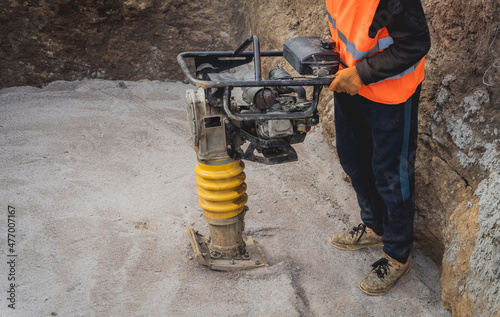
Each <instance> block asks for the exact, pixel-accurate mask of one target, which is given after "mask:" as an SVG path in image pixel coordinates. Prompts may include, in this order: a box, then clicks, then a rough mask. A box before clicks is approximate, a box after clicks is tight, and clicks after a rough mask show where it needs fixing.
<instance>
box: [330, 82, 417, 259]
mask: <svg viewBox="0 0 500 317" xmlns="http://www.w3.org/2000/svg"><path fill="white" fill-rule="evenodd" d="M419 97H420V86H419V87H418V88H417V90H416V92H415V93H414V94H413V95H412V96H411V97H410V98H409V99H408V100H407V101H406V102H404V103H402V104H398V105H387V104H382V103H377V102H374V101H371V100H368V99H366V98H364V97H362V96H360V95H354V96H350V95H348V94H346V93H334V98H335V130H336V141H337V152H338V155H339V158H340V163H341V165H342V167H343V168H344V170H345V172H346V173H347V175H349V177H350V178H351V183H352V186H353V188H354V190H355V192H356V195H357V198H358V203H359V206H360V208H361V219H362V220H363V222H364V223H365V224H366V226H367V227H368V228H371V229H373V230H374V231H375V232H376V233H377V234H379V235H382V240H383V242H384V252H385V253H386V254H388V255H389V256H391V257H392V258H394V259H396V260H398V261H400V262H403V263H405V262H406V260H407V259H408V256H409V254H410V250H411V246H412V243H413V218H414V215H415V200H414V191H415V173H414V168H415V151H416V149H417V124H418V119H417V117H418V103H419Z"/></svg>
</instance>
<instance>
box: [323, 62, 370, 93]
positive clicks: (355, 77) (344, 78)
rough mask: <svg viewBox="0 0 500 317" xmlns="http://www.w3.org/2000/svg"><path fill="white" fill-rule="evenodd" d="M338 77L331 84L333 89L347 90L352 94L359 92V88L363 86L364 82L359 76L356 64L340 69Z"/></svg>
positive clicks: (336, 90)
mask: <svg viewBox="0 0 500 317" xmlns="http://www.w3.org/2000/svg"><path fill="white" fill-rule="evenodd" d="M335 76H336V78H335V79H334V80H333V81H332V83H331V84H330V87H329V88H328V89H330V90H331V91H335V92H346V93H348V94H350V95H351V96H354V95H355V94H357V93H358V90H360V89H361V87H362V86H363V82H362V81H361V78H360V77H359V74H358V71H357V70H356V67H355V66H352V67H349V68H345V69H342V70H339V71H338V72H337V73H336V74H335Z"/></svg>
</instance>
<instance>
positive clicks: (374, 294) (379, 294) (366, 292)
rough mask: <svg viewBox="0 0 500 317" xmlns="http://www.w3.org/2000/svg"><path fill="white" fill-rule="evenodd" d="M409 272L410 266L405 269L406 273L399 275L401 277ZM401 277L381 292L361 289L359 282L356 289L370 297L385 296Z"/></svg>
mask: <svg viewBox="0 0 500 317" xmlns="http://www.w3.org/2000/svg"><path fill="white" fill-rule="evenodd" d="M410 271H411V265H408V268H407V269H406V271H405V272H404V273H403V274H401V276H405V275H406V274H408V273H410ZM401 276H400V277H399V278H398V279H397V280H396V281H394V283H392V284H390V285H387V287H386V288H384V289H383V290H380V291H370V290H366V289H363V287H362V286H361V282H359V284H358V287H359V289H360V290H362V291H363V293H365V294H368V295H371V296H381V295H385V294H387V293H389V291H390V290H391V289H392V288H393V287H394V285H396V282H397V281H398V280H399V279H400V278H401Z"/></svg>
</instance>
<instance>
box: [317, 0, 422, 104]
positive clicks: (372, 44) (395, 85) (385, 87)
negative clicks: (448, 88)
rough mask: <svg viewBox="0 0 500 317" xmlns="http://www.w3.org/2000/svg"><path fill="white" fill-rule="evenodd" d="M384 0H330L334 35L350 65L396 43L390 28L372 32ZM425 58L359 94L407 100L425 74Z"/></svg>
mask: <svg viewBox="0 0 500 317" xmlns="http://www.w3.org/2000/svg"><path fill="white" fill-rule="evenodd" d="M379 2H380V0H326V5H327V10H328V20H329V22H330V31H331V33H332V39H333V40H334V41H335V42H336V47H337V50H338V51H339V53H340V57H341V58H342V60H343V61H344V62H345V63H346V64H347V65H349V66H354V65H355V64H356V63H357V62H358V61H360V60H362V59H364V58H366V57H369V56H372V55H375V54H377V53H379V52H380V51H382V50H384V49H386V48H388V47H389V46H390V45H392V44H393V43H394V40H393V38H392V37H391V36H390V35H389V31H388V30H387V29H386V28H385V27H383V28H381V29H380V30H379V31H378V33H377V35H376V37H375V38H374V39H372V38H370V37H369V36H368V30H369V27H370V25H371V24H372V22H373V19H374V16H375V13H376V9H377V7H378V4H379ZM424 64H425V59H424V58H423V59H422V60H420V61H418V62H417V63H416V64H415V65H413V66H411V67H410V68H408V69H407V70H405V71H404V72H402V73H400V74H397V75H394V76H391V77H388V78H385V79H383V80H381V81H378V82H376V83H372V84H370V85H363V87H362V88H361V89H360V90H359V92H358V93H359V94H360V95H362V96H363V97H365V98H367V99H370V100H373V101H376V102H380V103H386V104H400V103H403V102H405V101H406V100H407V99H408V98H409V97H410V96H411V95H412V94H413V93H414V92H415V90H416V88H417V87H418V85H419V84H420V82H421V81H422V80H423V78H424V67H425V66H424Z"/></svg>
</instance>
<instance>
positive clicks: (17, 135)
mask: <svg viewBox="0 0 500 317" xmlns="http://www.w3.org/2000/svg"><path fill="white" fill-rule="evenodd" d="M189 87H190V86H188V85H184V84H180V83H163V82H116V81H115V82H113V81H98V80H92V81H82V82H54V83H52V84H50V85H48V86H46V87H45V88H43V89H38V88H32V87H17V88H8V89H3V90H0V140H1V142H0V160H1V162H2V169H1V170H0V210H2V214H1V215H0V217H1V218H0V219H2V220H1V221H0V223H1V225H0V237H1V240H0V244H1V245H2V247H1V248H0V250H1V253H0V272H1V274H0V289H1V290H2V294H4V295H2V296H1V299H0V305H1V306H0V315H1V316H196V315H203V316H215V315H218V316H272V315H274V316H379V315H380V316H381V315H383V316H402V315H403V316H404V315H406V316H449V313H448V312H447V311H446V310H444V309H443V307H442V306H441V300H440V295H441V290H440V285H439V275H438V269H437V267H436V266H435V264H434V263H433V262H432V261H431V260H430V259H428V258H426V257H424V256H423V255H421V254H420V253H419V252H418V251H414V252H413V253H412V256H411V261H412V265H413V269H412V272H411V274H409V275H407V276H405V277H403V278H402V279H401V281H400V282H399V283H398V284H397V285H396V286H395V288H394V289H393V290H392V291H391V293H389V294H388V295H386V296H384V297H369V296H366V295H364V294H363V293H362V292H361V291H360V290H359V289H358V287H357V284H358V282H359V280H360V279H362V278H363V276H364V275H365V274H366V273H368V271H369V268H370V264H371V263H373V262H374V261H375V260H377V259H378V258H379V257H380V256H381V254H382V253H381V252H382V251H381V250H380V249H375V248H374V249H368V250H364V251H357V252H354V253H352V252H346V251H340V250H336V249H334V248H332V247H331V246H330V245H329V243H328V238H329V236H330V234H331V233H333V232H334V231H337V230H343V229H347V228H349V227H350V226H352V225H355V224H357V223H358V222H359V215H358V213H357V207H356V200H355V198H354V196H353V191H352V189H351V187H350V185H349V184H348V183H346V182H344V181H343V180H342V177H341V168H340V166H339V163H338V162H337V161H336V159H335V155H334V153H333V152H332V150H331V149H330V148H329V147H328V145H327V144H326V143H325V142H324V141H323V137H322V135H321V131H320V129H321V128H317V129H316V131H314V132H313V133H312V134H311V135H310V136H308V138H307V139H306V142H305V144H302V145H299V146H297V147H296V148H297V150H298V152H299V158H300V161H299V162H296V163H289V164H285V165H280V166H264V165H257V164H255V163H247V168H246V170H245V171H246V174H247V184H248V193H249V196H250V200H249V203H248V206H249V208H250V211H249V212H248V213H247V217H246V225H247V230H246V233H247V234H249V235H250V234H251V235H253V237H254V239H256V240H257V241H258V242H259V243H260V244H261V246H262V248H263V250H264V253H265V254H266V256H267V258H268V260H269V262H270V264H271V266H270V267H268V268H260V269H256V270H250V271H244V272H232V273H221V272H214V271H210V270H208V269H206V268H204V267H200V266H199V265H198V264H197V262H196V260H194V259H193V258H192V251H191V247H190V245H189V242H188V239H187V235H186V228H187V227H188V226H193V227H195V228H197V229H199V230H200V231H201V232H202V233H205V234H206V232H207V227H206V224H205V223H204V222H203V220H202V217H201V210H200V208H199V206H198V204H197V197H196V184H195V182H194V178H195V174H194V170H193V169H194V166H195V164H196V156H195V153H194V151H193V150H192V149H191V147H190V139H189V134H188V132H187V124H186V123H185V113H184V101H183V95H184V91H185V90H186V89H187V88H189ZM9 205H10V206H13V207H15V208H16V231H17V232H16V237H15V239H16V245H15V250H14V251H15V254H17V262H16V271H15V277H16V293H15V294H16V310H15V311H14V310H12V309H9V308H8V307H7V305H8V304H9V302H7V300H6V296H5V294H6V290H7V286H8V281H7V274H8V271H9V267H8V265H7V264H6V262H7V260H8V257H7V253H6V252H7V251H6V248H5V246H6V245H7V241H6V240H7V239H6V231H7V213H8V206H9Z"/></svg>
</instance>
